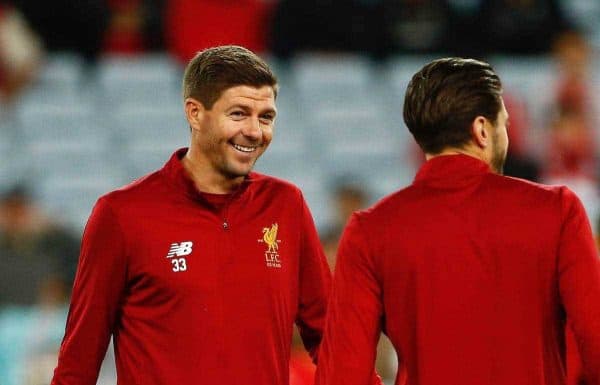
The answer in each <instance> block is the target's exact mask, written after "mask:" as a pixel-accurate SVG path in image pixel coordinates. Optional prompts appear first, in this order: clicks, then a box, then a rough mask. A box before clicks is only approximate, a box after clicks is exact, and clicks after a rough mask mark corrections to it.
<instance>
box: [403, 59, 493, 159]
mask: <svg viewBox="0 0 600 385" xmlns="http://www.w3.org/2000/svg"><path fill="white" fill-rule="evenodd" d="M501 94H502V83H501V82H500V78H498V75H496V73H495V72H494V70H493V69H492V67H491V66H490V65H489V64H488V63H485V62H482V61H478V60H473V59H463V58H444V59H438V60H434V61H432V62H431V63H429V64H427V65H425V66H424V67H423V68H422V69H421V70H420V71H419V72H417V73H416V74H415V75H414V76H413V78H412V79H411V81H410V83H409V84H408V87H407V89H406V96H405V99H404V122H405V123H406V126H407V127H408V129H409V131H410V132H411V133H412V134H413V136H414V137H415V140H416V141H417V143H418V144H419V146H421V148H422V149H423V151H425V152H426V153H430V154H436V153H439V152H441V151H442V150H443V149H444V148H446V147H461V146H463V145H465V144H466V143H468V141H469V140H470V138H471V132H470V129H469V127H470V126H471V123H472V122H473V120H474V119H475V118H476V117H477V116H484V117H485V118H487V119H489V120H490V122H492V123H493V124H496V119H497V117H498V113H499V112H500V109H501V108H502V104H501Z"/></svg>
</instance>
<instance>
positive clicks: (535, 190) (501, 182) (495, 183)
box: [487, 174, 568, 199]
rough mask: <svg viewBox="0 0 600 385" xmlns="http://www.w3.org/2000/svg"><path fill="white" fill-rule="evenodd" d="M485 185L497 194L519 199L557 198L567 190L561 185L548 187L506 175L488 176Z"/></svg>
mask: <svg viewBox="0 0 600 385" xmlns="http://www.w3.org/2000/svg"><path fill="white" fill-rule="evenodd" d="M487 183H489V185H490V186H492V187H493V188H494V191H495V192H496V193H498V194H500V193H507V194H515V195H516V196H519V197H521V198H526V197H531V198H534V199H535V198H538V197H539V198H542V197H544V198H559V197H560V196H562V195H564V193H565V192H566V191H568V188H567V187H565V186H562V185H548V184H543V183H538V182H532V181H530V180H526V179H521V178H516V177H512V176H506V175H497V174H489V175H488V178H487Z"/></svg>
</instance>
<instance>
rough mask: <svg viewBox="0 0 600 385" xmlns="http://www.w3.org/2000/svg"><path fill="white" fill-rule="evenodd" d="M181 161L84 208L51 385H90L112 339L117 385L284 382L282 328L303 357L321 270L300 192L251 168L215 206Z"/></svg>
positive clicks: (324, 277) (321, 309) (317, 322)
mask: <svg viewBox="0 0 600 385" xmlns="http://www.w3.org/2000/svg"><path fill="white" fill-rule="evenodd" d="M185 153H186V149H182V150H179V151H178V152H177V153H175V154H174V155H173V157H172V158H171V160H170V161H169V162H168V163H167V164H166V165H165V167H164V168H163V169H161V170H159V171H157V172H155V173H152V174H150V175H148V176H146V177H144V178H142V179H140V180H138V181H137V182H135V183H133V184H131V185H129V186H127V187H125V188H123V189H121V190H118V191H114V192H112V193H109V194H107V195H106V196H104V197H102V198H100V200H99V201H98V203H97V204H96V206H95V207H94V210H93V212H92V215H91V217H90V219H89V222H88V224H87V227H86V229H85V233H84V236H83V244H82V249H81V256H80V260H79V266H78V271H77V275H76V278H75V283H74V287H73V296H72V300H71V308H70V312H69V317H68V320H67V328H66V334H65V338H64V340H63V343H62V346H61V349H60V354H59V361H58V367H57V368H56V370H55V373H54V379H53V380H52V384H53V385H75V384H76V385H92V384H96V379H97V377H98V371H99V368H100V364H101V362H102V359H103V357H104V354H105V352H106V349H107V345H108V342H109V339H110V336H111V334H112V335H113V337H114V345H115V356H116V364H117V365H116V366H117V376H118V384H119V385H139V384H144V385H152V384H157V385H158V384H161V385H174V384H240V385H242V384H243V385H247V384H261V385H287V384H288V377H289V367H288V365H289V356H290V343H291V339H292V328H293V324H294V322H296V324H297V325H298V326H299V329H300V334H301V336H302V338H303V340H304V343H305V345H306V347H307V348H308V350H309V351H310V352H311V353H312V355H313V358H315V352H316V349H317V346H318V344H319V342H320V339H321V333H322V324H323V322H324V313H325V305H326V298H327V294H328V289H329V284H330V273H329V268H328V266H327V262H326V260H325V256H324V254H323V252H322V249H321V246H320V243H319V239H318V237H317V233H316V231H315V227H314V224H313V221H312V217H311V215H310V213H309V210H308V208H307V206H306V203H305V202H304V199H303V197H302V194H301V192H300V191H299V190H298V189H297V188H296V187H294V186H293V185H291V184H289V183H287V182H284V181H281V180H278V179H275V178H272V177H268V176H264V175H260V174H257V173H251V174H250V175H249V176H248V177H247V179H246V181H245V182H244V183H243V185H242V186H241V187H240V188H239V190H238V191H237V192H235V193H234V194H232V195H231V197H230V199H229V200H228V201H227V202H225V204H219V205H218V206H219V207H220V209H217V208H215V206H213V205H212V204H211V203H209V201H210V200H212V201H215V199H214V198H215V197H214V196H213V197H212V199H209V200H206V199H205V198H204V196H203V194H201V193H199V192H198V191H197V190H196V188H195V187H194V184H193V182H192V180H191V179H189V177H188V176H187V173H186V172H185V171H184V169H183V167H182V165H181V162H180V158H181V157H182V156H183V155H184V154H185ZM217 203H218V202H217Z"/></svg>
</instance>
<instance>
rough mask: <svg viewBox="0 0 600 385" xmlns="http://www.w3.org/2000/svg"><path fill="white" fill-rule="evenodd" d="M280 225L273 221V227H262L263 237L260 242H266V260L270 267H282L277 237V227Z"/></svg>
mask: <svg viewBox="0 0 600 385" xmlns="http://www.w3.org/2000/svg"><path fill="white" fill-rule="evenodd" d="M278 228H279V225H278V224H277V223H273V224H272V225H271V227H265V228H263V229H262V232H263V237H262V239H259V240H258V242H260V243H265V244H266V245H267V250H265V262H266V264H267V266H268V267H277V268H279V267H281V258H280V256H279V251H278V250H279V242H281V241H280V240H279V239H277V229H278Z"/></svg>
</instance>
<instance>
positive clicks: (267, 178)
mask: <svg viewBox="0 0 600 385" xmlns="http://www.w3.org/2000/svg"><path fill="white" fill-rule="evenodd" d="M250 180H251V182H252V185H253V188H254V189H255V190H257V191H264V192H268V193H270V194H277V195H280V194H282V193H283V194H291V195H295V196H299V197H300V196H302V192H301V190H300V188H299V187H298V186H296V185H295V184H294V183H292V182H290V181H288V180H285V179H281V178H278V177H275V176H272V175H266V174H262V173H259V172H252V174H251V175H250Z"/></svg>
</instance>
